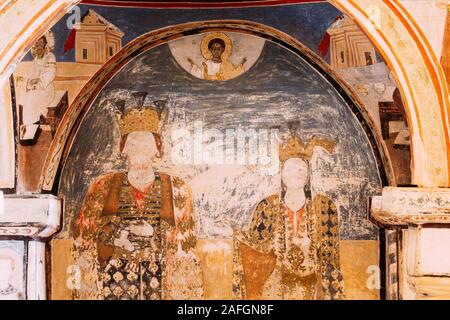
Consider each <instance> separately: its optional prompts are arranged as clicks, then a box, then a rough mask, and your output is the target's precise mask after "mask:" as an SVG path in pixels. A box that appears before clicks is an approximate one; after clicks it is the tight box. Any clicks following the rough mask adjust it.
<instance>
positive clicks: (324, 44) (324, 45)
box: [317, 14, 344, 58]
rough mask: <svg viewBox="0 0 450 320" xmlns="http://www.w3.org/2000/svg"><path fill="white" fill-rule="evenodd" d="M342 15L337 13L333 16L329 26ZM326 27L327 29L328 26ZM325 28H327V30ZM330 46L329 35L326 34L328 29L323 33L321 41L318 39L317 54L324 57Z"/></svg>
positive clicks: (342, 16) (341, 17)
mask: <svg viewBox="0 0 450 320" xmlns="http://www.w3.org/2000/svg"><path fill="white" fill-rule="evenodd" d="M343 18H344V15H342V14H341V15H339V16H337V17H336V18H334V20H333V22H332V23H331V24H330V27H331V26H332V25H333V24H334V23H336V22H337V21H338V20H340V19H343ZM330 27H328V29H329V28H330ZM328 29H327V30H328ZM329 47H330V35H329V34H328V31H325V34H324V35H323V38H322V41H320V44H319V47H318V48H317V52H319V54H320V55H321V56H322V57H323V58H325V56H326V55H327V53H328V49H329Z"/></svg>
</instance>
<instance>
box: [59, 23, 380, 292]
mask: <svg viewBox="0 0 450 320" xmlns="http://www.w3.org/2000/svg"><path fill="white" fill-rule="evenodd" d="M216 39H221V40H222V41H223V42H225V41H224V40H223V39H226V41H227V42H228V41H229V42H228V45H229V46H230V47H229V48H240V47H242V46H244V45H242V44H239V42H241V41H242V42H245V43H255V44H256V45H255V49H254V51H248V50H247V51H239V50H236V51H234V52H233V50H230V49H228V50H229V51H228V53H227V54H226V55H225V57H224V52H225V50H226V49H224V50H223V52H222V55H221V58H222V59H223V60H222V62H221V63H220V64H221V65H220V66H218V68H217V69H218V71H217V72H216V74H215V75H212V74H211V75H210V74H209V73H208V72H209V69H208V72H207V70H204V73H203V74H204V75H205V74H207V75H208V77H203V78H202V77H199V76H198V75H197V74H193V73H192V72H191V69H189V63H190V62H189V59H191V60H193V61H194V59H201V57H203V59H205V57H204V56H203V55H202V50H203V52H204V50H205V49H206V48H212V45H209V43H208V41H209V42H212V43H213V44H214V43H219V44H222V43H221V42H220V41H217V40H216ZM178 46H180V47H181V48H186V47H190V48H191V50H189V51H188V50H180V48H178ZM219 49H223V48H219ZM244 52H245V54H244ZM233 54H234V55H236V56H235V57H233ZM228 55H229V57H230V60H226V58H227V56H228ZM244 58H245V59H246V62H244V65H246V63H249V62H251V63H249V65H248V66H246V67H245V68H240V67H239V64H238V63H237V62H239V61H241V62H242V61H243V59H244ZM211 59H214V56H212V58H211ZM252 60H253V61H252ZM179 61H181V62H180V63H179ZM197 61H201V60H197ZM197 61H195V63H198V62H197ZM224 61H231V62H229V63H230V64H229V65H227V64H225V66H223V63H224ZM236 61H237V62H236ZM227 63H228V62H227ZM205 64H206V63H205ZM197 66H198V65H197ZM236 70H239V74H233V75H232V76H230V74H229V73H227V72H229V71H231V72H234V71H236ZM217 74H220V75H221V76H217ZM227 74H228V75H227ZM209 76H211V78H209ZM228 78H229V79H228ZM130 79H133V80H132V86H130ZM87 128H89V129H87ZM348 136H351V137H352V139H348ZM78 141H80V142H81V141H82V143H78ZM378 170H379V169H378V167H377V164H376V159H375V157H374V155H373V153H372V151H371V146H370V144H369V142H368V140H367V137H366V135H365V133H364V130H363V129H362V128H361V126H360V124H359V123H358V121H357V119H356V118H355V116H354V115H353V113H352V111H351V109H350V108H349V106H348V105H347V104H346V103H345V102H344V101H343V100H342V99H341V98H340V97H339V95H338V93H337V92H336V91H335V89H333V87H332V86H331V85H330V84H329V83H328V82H327V81H326V80H325V79H324V78H323V77H322V76H321V75H320V74H319V73H317V72H316V71H314V69H312V68H311V67H310V66H309V65H308V64H307V63H306V62H305V61H304V60H303V59H302V58H300V57H299V56H297V55H295V54H293V53H292V52H290V51H288V50H286V49H284V48H282V47H280V46H279V45H276V44H274V43H272V42H269V41H265V40H264V39H261V38H256V37H255V36H251V35H245V34H241V33H233V32H209V33H200V34H198V35H192V36H188V37H185V38H181V39H177V40H173V41H171V42H169V43H168V44H162V45H160V46H158V47H157V48H155V49H152V50H150V51H148V52H146V53H144V54H142V55H141V56H139V57H138V58H136V59H134V60H133V61H132V62H130V63H129V64H127V65H126V66H125V67H124V68H123V69H122V70H121V71H120V72H119V73H118V74H117V75H116V76H115V77H114V78H113V79H112V80H111V81H110V82H109V83H108V85H107V86H106V87H105V88H104V90H103V91H102V92H101V94H100V95H99V97H98V98H97V99H96V101H95V102H94V104H93V105H92V106H91V108H90V110H89V111H88V113H87V114H86V116H85V118H84V119H83V122H82V124H81V126H80V129H79V130H78V131H77V134H76V137H75V143H74V144H73V146H72V148H71V151H70V154H69V156H68V160H67V162H66V164H65V166H64V169H63V172H62V175H61V177H62V179H61V181H60V194H61V196H64V198H65V210H66V212H65V216H64V227H63V230H62V232H61V233H60V234H59V236H58V237H57V238H58V239H55V240H54V241H53V243H54V248H58V247H59V246H60V245H61V247H65V248H66V249H67V248H69V249H70V250H71V252H72V255H71V257H70V258H68V259H67V261H66V263H67V266H68V267H70V270H71V273H70V274H67V273H66V274H63V275H62V276H65V277H66V278H67V277H69V278H70V279H71V281H74V284H73V286H72V289H71V290H68V291H67V293H66V296H65V298H71V299H156V300H157V299H174V298H179V299H180V298H182V299H193V298H205V299H210V298H226V299H243V298H247V299H263V298H277V299H280V298H281V299H345V298H347V297H349V298H351V297H354V296H356V295H357V294H358V293H360V292H361V291H363V292H365V293H364V294H365V296H366V297H372V298H376V297H377V296H378V290H379V288H378V289H377V287H376V286H375V287H370V286H369V287H368V286H367V278H368V273H367V269H368V268H369V267H370V266H377V265H378V256H379V253H378V230H377V228H376V227H375V225H374V224H373V223H372V222H370V221H369V220H368V219H367V215H366V212H367V208H366V202H365V201H364V199H365V198H366V197H367V196H368V195H371V194H375V193H377V192H379V190H380V188H381V180H380V176H379V171H378ZM62 244H64V245H62ZM362 248H363V250H365V251H366V252H367V253H368V254H367V255H366V256H365V257H361V259H362V260H361V261H360V263H359V264H354V262H353V261H351V260H352V259H351V258H350V257H352V255H353V254H354V252H356V251H357V250H361V249H362ZM55 250H57V249H55ZM55 254H57V253H56V251H55ZM355 265H356V266H357V268H355ZM255 266H256V268H255ZM63 270H64V268H63ZM249 270H257V272H253V273H252V272H250V271H249ZM74 275H76V276H74ZM217 276H220V278H218V277H217ZM346 278H347V279H348V283H349V285H348V286H347V287H346V285H345V283H346ZM218 279H220V280H218ZM355 279H357V280H356V281H355ZM75 280H76V281H75Z"/></svg>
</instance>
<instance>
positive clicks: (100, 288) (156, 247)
mask: <svg viewBox="0 0 450 320" xmlns="http://www.w3.org/2000/svg"><path fill="white" fill-rule="evenodd" d="M120 128H121V133H122V141H121V150H122V152H123V153H124V154H125V155H126V157H127V168H128V170H127V171H126V172H117V173H110V174H106V175H105V176H103V177H100V178H99V179H97V180H96V181H94V182H93V184H92V185H91V186H90V188H89V191H88V193H87V195H86V197H85V200H84V204H83V206H82V208H81V210H80V212H79V214H78V217H77V219H76V221H75V226H74V232H73V234H74V238H75V242H74V249H73V255H74V260H75V263H76V265H77V266H79V268H80V270H81V282H80V284H79V285H78V287H77V288H76V290H75V291H74V298H75V299H108V300H116V299H133V300H137V299H142V300H144V299H145V300H160V299H198V298H201V297H202V296H203V281H202V272H201V267H200V261H199V258H198V256H197V253H196V234H195V217H194V211H193V201H192V193H191V190H190V188H189V187H188V185H187V184H186V183H185V182H184V181H183V180H182V179H180V178H177V177H172V176H169V175H168V174H164V173H162V172H154V170H153V168H152V164H153V162H154V160H155V157H161V154H162V143H161V138H160V136H159V134H158V133H157V132H158V130H159V128H160V113H159V112H158V111H157V110H156V108H152V107H144V108H142V109H141V110H137V109H133V110H132V111H130V112H128V113H126V114H125V115H124V116H122V117H121V119H120Z"/></svg>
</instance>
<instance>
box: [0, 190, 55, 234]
mask: <svg viewBox="0 0 450 320" xmlns="http://www.w3.org/2000/svg"><path fill="white" fill-rule="evenodd" d="M2 202H3V205H2V204H1V203H2ZM0 205H2V207H1V208H0V240H1V239H2V238H10V237H19V238H20V237H25V238H48V237H50V236H51V235H53V234H54V233H55V232H56V231H58V229H59V227H60V225H61V213H62V200H61V199H60V198H57V197H55V196H53V195H30V196H23V195H22V196H20V195H5V196H4V198H3V199H2V201H0Z"/></svg>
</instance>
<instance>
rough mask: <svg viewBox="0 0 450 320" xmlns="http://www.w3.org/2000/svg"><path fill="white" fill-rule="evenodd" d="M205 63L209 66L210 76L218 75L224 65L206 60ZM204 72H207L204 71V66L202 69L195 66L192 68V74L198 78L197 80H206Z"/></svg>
mask: <svg viewBox="0 0 450 320" xmlns="http://www.w3.org/2000/svg"><path fill="white" fill-rule="evenodd" d="M204 62H205V64H206V65H207V66H208V75H210V76H215V75H217V73H218V72H219V71H220V67H221V65H222V63H220V62H214V61H212V60H206V61H204ZM204 72H205V71H204V67H203V64H202V65H201V66H200V67H199V66H197V65H195V64H194V65H192V67H191V74H192V75H193V76H196V77H197V78H200V79H205V73H204Z"/></svg>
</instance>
